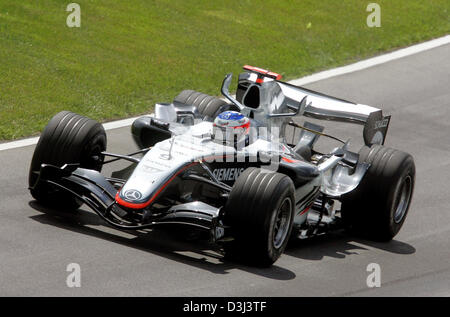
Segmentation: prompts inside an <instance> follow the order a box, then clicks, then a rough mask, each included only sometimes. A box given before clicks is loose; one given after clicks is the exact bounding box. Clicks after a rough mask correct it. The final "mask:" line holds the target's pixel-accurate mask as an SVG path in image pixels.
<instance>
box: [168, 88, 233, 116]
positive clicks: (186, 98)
mask: <svg viewBox="0 0 450 317" xmlns="http://www.w3.org/2000/svg"><path fill="white" fill-rule="evenodd" d="M174 101H175V102H179V103H181V104H186V105H190V106H195V107H196V108H197V110H198V112H199V113H200V114H201V115H202V117H209V118H212V119H214V118H215V117H217V116H218V115H219V114H220V113H221V112H223V111H227V110H234V111H239V109H237V107H236V106H235V105H233V104H229V103H228V102H226V101H225V100H222V99H220V98H217V97H213V96H210V95H207V94H204V93H201V92H197V91H194V90H183V91H182V92H181V93H180V94H179V95H178V96H176V97H175V99H174Z"/></svg>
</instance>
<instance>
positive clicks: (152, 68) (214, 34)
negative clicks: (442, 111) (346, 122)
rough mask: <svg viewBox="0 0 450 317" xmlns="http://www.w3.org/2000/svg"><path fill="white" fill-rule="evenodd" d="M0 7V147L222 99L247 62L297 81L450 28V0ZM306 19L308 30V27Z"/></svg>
mask: <svg viewBox="0 0 450 317" xmlns="http://www.w3.org/2000/svg"><path fill="white" fill-rule="evenodd" d="M70 2H71V1H67V0H66V1H61V0H53V1H52V0H39V1H31V0H23V1H12V0H9V1H6V0H0V140H6V139H14V138H19V137H23V136H27V135H32V134H37V133H39V131H41V130H42V128H43V127H44V126H45V124H46V123H47V121H48V120H49V119H50V118H51V116H53V115H54V114H55V113H57V112H58V111H61V110H71V111H74V112H77V113H80V114H83V115H86V116H89V117H92V118H95V119H97V120H100V121H107V120H111V119H117V118H123V117H126V116H131V115H136V114H141V113H146V112H148V111H150V110H151V108H152V105H153V104H154V103H155V102H157V101H170V100H172V98H173V97H174V96H175V95H177V94H178V93H179V92H180V91H181V90H183V89H195V90H200V91H202V92H205V93H209V94H213V95H219V94H220V84H221V82H222V79H223V76H224V75H225V74H226V73H229V72H233V73H234V74H236V75H237V74H238V73H239V72H240V71H241V66H242V65H244V64H250V65H255V66H260V67H264V68H268V69H270V70H273V71H276V72H279V73H281V74H282V75H283V76H284V78H285V79H292V78H295V77H300V76H303V75H306V74H310V73H313V72H316V71H319V70H323V69H326V68H330V67H335V66H338V65H343V64H347V63H350V62H354V61H357V60H359V59H362V58H366V57H369V56H373V55H376V54H379V53H381V52H385V51H389V50H392V49H394V48H398V47H403V46H407V45H410V44H413V43H416V42H420V41H424V40H427V39H431V38H435V37H439V36H442V35H445V34H447V33H449V31H450V22H449V11H450V2H449V1H448V0H427V1H423V0H395V1H394V0H389V1H388V0H377V1H376V2H377V3H379V4H380V5H381V27H380V28H369V27H367V25H366V17H367V15H368V14H369V13H368V12H366V10H365V9H366V6H367V4H368V3H369V2H372V1H361V0H343V1H335V0H321V1H317V0H303V1H280V0H260V1H254V0H247V1H242V0H240V1H237V0H236V1H234V0H226V1H225V0H214V1H212V0H203V1H200V0H155V1H150V0H135V1H112V0H110V1H104V0H91V1H88V0H76V2H77V3H79V4H80V6H81V28H68V27H67V26H66V17H67V15H68V14H69V13H68V12H66V11H65V9H66V6H67V4H68V3H70ZM308 24H310V27H309V28H308V27H307V26H308Z"/></svg>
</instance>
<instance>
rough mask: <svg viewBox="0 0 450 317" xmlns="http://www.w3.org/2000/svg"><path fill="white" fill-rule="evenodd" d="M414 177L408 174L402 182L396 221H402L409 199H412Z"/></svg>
mask: <svg viewBox="0 0 450 317" xmlns="http://www.w3.org/2000/svg"><path fill="white" fill-rule="evenodd" d="M411 192H412V179H411V176H410V175H408V176H407V177H406V178H405V179H404V180H403V182H402V185H401V188H400V194H399V196H398V197H399V198H398V199H397V200H398V202H397V205H396V208H395V212H394V222H395V223H400V222H401V221H402V219H403V218H404V216H405V214H406V211H407V210H408V206H409V201H410V200H411Z"/></svg>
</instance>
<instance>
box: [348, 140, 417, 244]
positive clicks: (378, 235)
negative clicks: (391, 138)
mask: <svg viewBox="0 0 450 317" xmlns="http://www.w3.org/2000/svg"><path fill="white" fill-rule="evenodd" d="M359 155H360V156H359V161H360V162H366V163H369V164H371V165H370V167H369V170H368V171H367V173H366V175H365V176H364V178H363V179H362V181H361V183H360V184H359V186H358V187H357V188H356V189H355V190H354V191H353V192H351V193H349V194H347V195H345V196H344V197H343V199H342V210H341V213H342V219H343V220H344V223H345V224H346V225H347V226H348V228H349V229H350V230H351V231H352V232H353V233H356V234H357V235H360V236H362V237H365V238H369V239H372V240H376V241H389V240H391V239H392V238H393V237H395V235H396V234H397V233H398V232H399V231H400V229H401V227H402V226H403V223H404V222H405V219H406V215H407V213H408V210H409V206H410V202H411V199H412V195H413V191H414V183H415V175H416V170H415V164H414V159H413V158H412V156H411V155H410V154H408V153H405V152H402V151H398V150H395V149H391V148H387V147H384V146H381V145H373V146H372V147H370V148H369V147H366V146H365V147H363V148H362V149H361V151H360V153H359Z"/></svg>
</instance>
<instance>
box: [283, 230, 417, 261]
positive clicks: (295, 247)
mask: <svg viewBox="0 0 450 317" xmlns="http://www.w3.org/2000/svg"><path fill="white" fill-rule="evenodd" d="M369 248H374V249H380V250H383V251H386V252H390V253H394V254H405V255H407V254H413V253H415V252H416V249H415V248H414V247H413V246H412V245H410V244H408V243H405V242H401V241H398V240H392V241H390V242H375V241H370V240H365V239H361V238H358V237H354V236H351V235H349V234H347V233H345V232H344V231H343V230H342V231H336V232H330V233H328V234H326V235H320V236H316V237H312V238H309V239H305V240H300V239H291V240H290V241H289V244H288V245H287V248H286V250H285V252H284V253H285V254H288V255H290V256H294V257H297V258H300V259H304V260H317V261H318V260H322V259H323V258H324V257H327V256H328V257H331V258H337V259H343V258H345V257H347V256H351V255H358V254H359V253H360V251H364V250H369Z"/></svg>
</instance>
